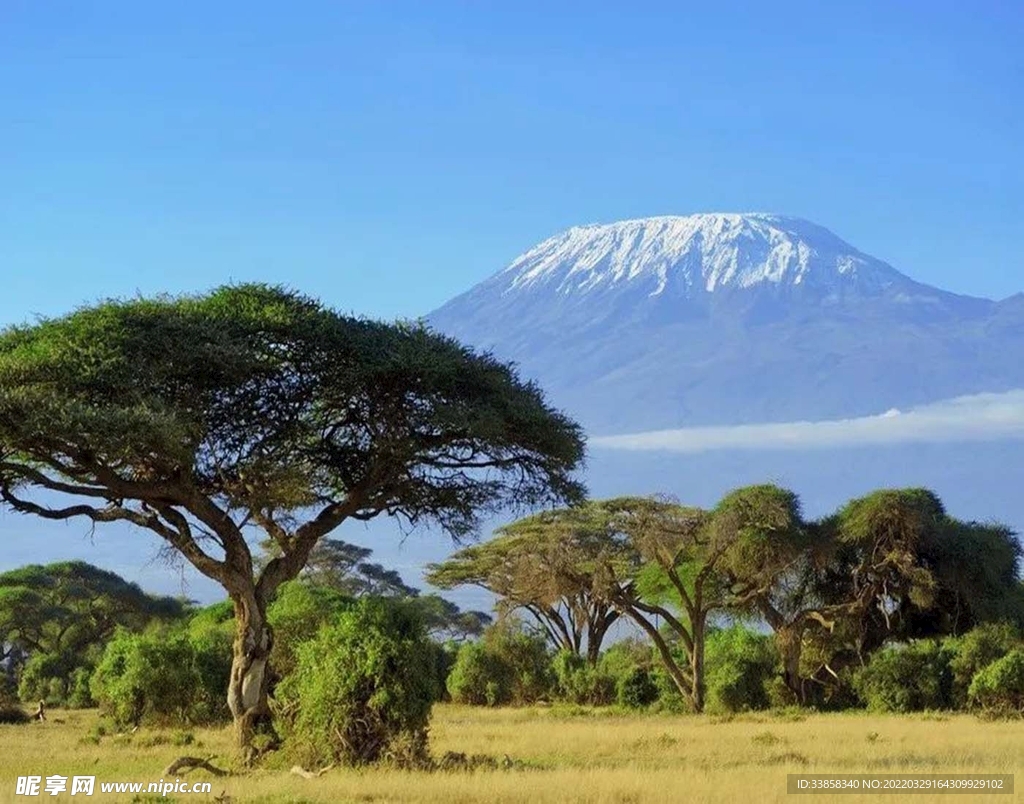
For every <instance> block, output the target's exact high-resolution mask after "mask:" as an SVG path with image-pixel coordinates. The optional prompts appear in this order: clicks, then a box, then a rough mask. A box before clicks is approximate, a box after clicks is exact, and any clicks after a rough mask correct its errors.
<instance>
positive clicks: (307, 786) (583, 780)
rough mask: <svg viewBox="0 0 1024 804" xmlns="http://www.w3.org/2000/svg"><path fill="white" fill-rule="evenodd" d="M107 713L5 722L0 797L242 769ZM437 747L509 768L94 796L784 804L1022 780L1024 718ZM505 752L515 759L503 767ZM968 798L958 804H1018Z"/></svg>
mask: <svg viewBox="0 0 1024 804" xmlns="http://www.w3.org/2000/svg"><path fill="white" fill-rule="evenodd" d="M99 724H100V720H99V715H98V713H97V712H96V711H95V710H86V711H54V712H52V713H50V718H49V720H48V721H47V722H46V723H41V724H40V723H33V724H30V725H22V726H0V756H2V757H3V759H2V761H0V800H2V801H5V802H6V801H12V802H14V801H32V800H51V801H52V800H57V801H63V800H69V801H70V800H77V799H79V798H82V797H81V796H76V797H74V798H72V797H71V796H69V795H68V794H67V793H63V794H61V795H58V796H56V797H51V796H49V795H46V794H45V793H44V794H43V795H41V796H40V797H39V798H38V799H34V798H32V797H24V796H16V795H15V789H16V779H17V777H18V776H19V775H26V774H34V775H42V776H46V775H52V774H60V775H64V776H72V775H75V774H79V775H95V776H96V777H97V782H102V781H140V782H146V783H149V782H153V781H157V780H159V779H160V778H161V771H162V770H163V769H164V768H166V767H167V766H168V765H169V764H170V763H171V762H172V761H173V760H174V759H176V758H178V757H180V756H182V755H190V756H197V757H202V758H210V759H211V762H212V763H213V764H214V765H215V766H217V767H219V768H223V769H229V770H234V771H238V767H237V765H236V760H235V756H236V755H235V750H234V747H233V743H232V738H231V730H230V728H218V729H195V730H192V731H189V730H158V729H149V728H142V729H139V730H138V731H136V732H135V733H133V734H115V733H107V732H106V731H105V730H103V729H101V728H98V726H99ZM430 737H431V751H432V753H433V754H434V755H435V756H442V755H443V754H444V753H446V752H449V751H451V752H458V753H463V754H466V755H474V754H482V755H488V756H490V757H493V758H494V759H496V760H497V761H498V764H499V767H498V768H497V769H477V770H473V771H448V772H445V771H439V772H429V773H428V772H416V771H400V770H394V769H385V768H374V769H369V770H351V769H330V770H328V771H327V772H326V773H324V774H323V775H321V776H320V777H319V778H315V779H305V778H301V777H299V776H297V775H295V774H293V773H291V772H290V767H291V763H290V762H289V761H288V760H287V759H286V758H285V757H283V756H282V757H281V758H280V759H276V758H275V759H271V760H270V761H269V762H268V763H267V766H265V767H263V768H261V769H259V770H256V771H251V772H240V771H239V772H237V773H233V774H232V775H230V776H227V777H223V778H214V777H212V776H210V775H209V774H208V773H207V772H206V771H203V770H193V771H190V772H189V773H188V774H187V775H186V776H184V777H182V778H184V779H187V780H188V781H190V782H196V781H205V780H209V781H211V782H212V785H213V787H212V792H211V793H209V794H188V795H180V794H179V795H177V796H174V795H172V796H170V797H167V798H160V797H158V796H155V795H149V796H147V795H145V794H143V795H133V794H122V795H115V794H106V795H104V794H101V793H100V792H98V788H97V792H96V794H95V795H94V796H93V797H92V798H91V799H88V800H102V801H139V802H156V801H164V802H172V801H173V802H190V801H220V802H227V801H231V802H246V803H247V804H248V803H249V802H253V803H255V804H260V803H262V804H285V802H287V803H288V804H299V803H300V802H443V803H444V804H456V803H457V802H531V803H532V802H563V801H579V802H583V801H586V802H623V803H625V802H661V801H679V802H720V801H743V802H762V801H763V802H782V801H792V800H793V797H792V796H790V795H788V794H787V793H786V775H787V773H797V772H800V773H851V774H854V773H877V774H885V773H894V774H896V773H1014V774H1016V775H1017V781H1018V784H1019V783H1020V779H1021V776H1020V773H1021V771H1022V770H1024V721H1019V720H1014V721H996V722H988V721H983V720H980V719H978V718H975V717H973V716H969V715H935V714H920V715H905V716H879V715H869V714H863V713H853V712H846V713H837V714H814V713H802V712H792V713H790V712H783V713H779V714H768V713H764V714H749V715H736V716H732V717H728V716H725V717H714V716H687V715H666V714H650V715H637V714H623V713H619V712H617V711H615V710H607V709H606V710H593V709H587V708H580V707H558V706H556V707H533V708H519V709H510V708H502V709H487V708H482V707H461V706H454V705H451V704H448V705H439V706H437V707H436V708H435V710H434V716H433V720H432V726H431V734H430ZM506 756H507V757H508V760H506ZM933 798H938V796H934V795H928V794H916V795H912V796H911V795H910V794H901V795H882V794H871V795H855V794H844V795H841V796H838V795H813V796H806V797H803V796H801V797H800V798H799V799H797V800H807V801H831V800H838V801H842V802H850V804H852V803H853V802H857V801H872V802H891V801H897V800H900V801H902V800H907V799H909V800H910V801H915V802H916V801H927V800H931V799H933ZM1014 798H1015V796H1007V795H974V794H971V795H957V796H954V797H953V798H952V799H948V798H947V797H945V796H943V797H942V800H949V801H965V800H966V801H996V802H998V801H1004V802H1005V801H1010V800H1013V799H1014Z"/></svg>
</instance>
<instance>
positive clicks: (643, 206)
mask: <svg viewBox="0 0 1024 804" xmlns="http://www.w3.org/2000/svg"><path fill="white" fill-rule="evenodd" d="M1021 41H1024V6H1022V5H1021V4H1020V3H1014V2H1004V3H997V2H978V3H970V4H968V3H964V2H955V3H954V2H920V0H918V1H917V2H904V3H890V2H859V3H821V2H813V3H811V2H808V3H789V2H780V3H766V2H759V3H742V2H739V3H730V4H728V5H727V6H719V7H716V6H714V5H712V4H706V3H704V4H688V3H645V4H642V5H638V6H634V7H627V5H626V4H623V3H594V2H589V3H550V2H548V3H543V4H541V3H532V2H516V3H503V4H498V3H479V2H477V3H469V2H466V3H453V2H441V1H440V0H439V2H431V3H422V2H418V3H412V2H410V3H394V2H380V3H376V2H375V3H369V2H368V3H341V2H305V3H296V4H287V5H286V4H280V3H268V2H254V0H248V1H247V2H245V3H236V2H218V3H199V2H181V3H164V4H155V3H139V2H131V3H128V2H114V0H110V2H104V3H96V2H88V1H87V0H79V1H78V2H64V3H39V2H33V1H32V0H4V2H3V3H2V4H0V53H2V54H3V55H2V67H0V98H2V100H3V106H2V112H0V177H2V180H3V190H4V191H3V193H2V195H0V279H2V282H3V286H2V290H0V322H11V321H20V320H24V319H26V318H28V317H30V316H32V315H33V314H55V313H59V312H61V311H64V310H67V309H69V308H71V307H73V306H75V305H77V304H79V303H81V302H84V301H89V300H94V299H96V298H98V297H103V296H110V295H125V294H132V293H134V292H136V291H139V292H143V293H153V292H157V291H163V290H167V291H173V292H179V291H196V290H202V289H204V288H208V287H210V286H213V285H216V284H218V283H221V282H225V281H231V280H234V281H241V280H265V281H272V282H285V283H288V284H291V285H293V286H295V287H298V288H300V289H302V290H304V291H307V292H309V293H312V294H315V295H318V296H321V297H323V298H324V299H326V300H328V301H329V302H330V303H332V304H334V305H335V306H338V307H340V308H342V309H345V310H353V311H357V312H361V313H366V314H370V315H377V316H386V317H392V316H416V315H421V314H425V313H427V312H429V311H430V310H431V309H433V308H434V307H437V306H438V305H440V304H441V303H442V302H444V301H445V300H447V299H448V298H449V297H451V296H452V295H455V294H456V293H458V292H461V291H462V290H465V289H466V288H468V287H469V286H470V285H472V284H473V283H474V282H476V281H478V280H480V279H482V278H484V277H485V276H487V275H489V274H490V273H492V272H494V271H496V270H498V269H500V268H501V267H503V266H504V265H505V264H506V263H507V262H508V261H509V260H510V259H511V258H513V257H514V256H515V255H516V254H517V253H519V252H520V251H523V250H525V249H526V248H527V247H529V246H531V245H532V244H534V243H535V242H536V241H538V240H540V239H542V238H543V237H546V236H548V235H550V234H553V233H554V232H556V231H558V230H560V229H562V228H565V227H567V226H569V225H572V224H576V223H585V222H592V221H610V220H615V219H620V218H625V217H637V216H643V215H650V214H670V213H688V212H698V211H745V210H764V211H777V212H784V213H790V214H796V215H801V216H804V217H807V218H810V219H812V220H815V221H817V222H819V223H821V224H823V225H825V226H827V227H829V228H831V229H833V230H834V231H835V232H837V233H838V234H839V235H841V236H842V237H844V238H846V239H847V240H849V241H850V242H852V243H853V244H854V245H856V246H858V247H859V248H861V249H863V250H865V251H867V252H869V253H872V254H874V255H876V256H878V257H881V258H883V259H885V260H887V261H889V262H891V263H892V264H894V265H895V266H896V267H898V268H900V269H901V270H903V271H904V272H906V273H909V274H911V275H912V276H914V277H915V278H918V279H921V280H924V281H928V282H930V283H933V284H939V285H942V286H945V287H948V288H951V289H953V290H957V291H960V292H971V293H975V294H979V295H989V296H995V297H1002V296H1006V295H1009V294H1011V293H1014V292H1017V291H1020V290H1024V257H1022V254H1021V250H1020V239H1021V238H1020V236H1021V233H1022V232H1024V226H1022V224H1021V220H1022V216H1024V48H1022V47H1020V42H1021Z"/></svg>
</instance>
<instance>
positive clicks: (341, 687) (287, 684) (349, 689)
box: [275, 598, 439, 765]
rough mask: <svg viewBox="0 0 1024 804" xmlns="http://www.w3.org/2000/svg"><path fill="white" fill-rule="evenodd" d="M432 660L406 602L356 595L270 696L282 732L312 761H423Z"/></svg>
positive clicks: (433, 691) (303, 649)
mask: <svg viewBox="0 0 1024 804" xmlns="http://www.w3.org/2000/svg"><path fill="white" fill-rule="evenodd" d="M433 662H434V658H433V656H432V651H431V649H430V643H429V640H428V639H427V636H426V633H425V630H424V627H423V623H422V621H421V619H420V617H419V616H418V614H417V613H416V612H415V610H414V609H412V607H410V606H408V605H406V604H404V603H402V602H400V601H393V600H392V601H389V600H384V599H372V598H368V599H364V600H361V601H359V603H358V604H356V605H355V606H353V607H352V608H350V609H349V610H347V611H346V612H344V613H343V614H341V615H340V616H339V617H338V619H337V621H336V622H335V623H334V624H332V625H329V626H326V627H324V628H323V629H321V631H320V632H319V634H318V635H317V636H316V638H315V639H312V640H309V641H307V642H305V643H303V644H302V645H300V646H299V648H298V655H297V665H296V669H295V672H294V673H293V674H292V675H290V676H289V677H287V678H286V679H284V680H283V681H282V682H281V683H280V684H279V685H278V688H277V691H276V694H275V708H276V709H277V712H278V720H279V725H280V728H281V731H282V733H283V734H284V736H286V737H287V738H288V739H289V740H291V742H292V749H293V751H294V752H295V754H296V755H297V756H298V757H299V758H300V759H301V760H302V761H303V762H307V763H310V764H319V763H328V762H343V763H345V764H350V765H362V764H367V763H373V762H377V761H379V760H381V759H383V758H388V757H390V758H394V759H396V760H408V761H414V762H419V761H422V760H424V759H425V758H426V755H427V744H426V740H427V723H428V720H429V718H430V710H431V707H432V705H433V703H434V701H435V700H436V699H437V698H438V695H439V690H438V689H437V686H436V682H435V674H434V672H433Z"/></svg>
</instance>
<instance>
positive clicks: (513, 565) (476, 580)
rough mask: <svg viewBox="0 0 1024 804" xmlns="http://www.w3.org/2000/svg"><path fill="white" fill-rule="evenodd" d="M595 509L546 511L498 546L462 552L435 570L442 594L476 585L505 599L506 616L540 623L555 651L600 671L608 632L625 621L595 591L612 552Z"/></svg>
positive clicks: (511, 529) (494, 542)
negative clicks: (599, 568)
mask: <svg viewBox="0 0 1024 804" xmlns="http://www.w3.org/2000/svg"><path fill="white" fill-rule="evenodd" d="M599 510H600V509H599V508H597V507H595V505H594V504H592V503H587V504H584V505H583V506H580V507H578V508H574V509H565V510H558V511H550V512H549V511H545V512H542V513H539V514H535V515H533V516H529V517H526V518H524V519H521V520H519V521H517V522H513V523H512V524H510V525H506V526H504V527H502V528H499V529H498V531H497V534H496V536H495V538H493V539H491V540H490V541H488V542H486V543H484V544H477V545H471V546H469V547H466V548H463V549H462V550H459V551H458V552H457V553H455V555H453V556H452V557H451V558H449V559H447V560H446V561H443V562H441V563H439V564H432V565H430V567H428V571H427V575H426V578H427V582H428V583H430V584H433V585H434V586H437V587H438V588H441V589H451V588H454V587H456V586H465V585H472V586H477V587H479V588H481V589H486V590H487V591H489V592H491V593H492V594H494V595H496V596H497V597H498V609H499V611H500V612H501V613H502V614H509V613H511V612H513V611H517V610H519V611H523V612H526V613H527V614H529V615H530V616H532V617H533V619H534V620H535V621H536V622H537V624H538V625H539V626H540V627H541V628H542V629H543V631H544V633H545V635H546V636H547V638H548V640H549V641H550V642H551V644H552V645H554V646H555V648H557V649H559V650H566V651H569V652H570V653H573V654H575V655H577V656H583V655H585V656H586V658H587V661H588V662H589V663H590V664H591V665H596V664H597V660H598V658H599V657H600V654H601V645H602V644H603V642H604V638H605V636H606V634H607V633H608V629H609V628H611V626H612V624H613V623H614V622H615V621H616V620H617V619H618V618H619V612H618V611H617V610H616V609H615V608H614V607H613V605H612V604H611V602H610V600H609V599H607V597H606V596H605V595H603V594H601V593H599V590H597V589H595V587H594V583H593V578H592V574H590V573H592V571H593V568H594V559H595V558H596V557H597V555H598V554H599V553H600V551H601V550H603V549H605V547H606V545H605V541H604V540H605V537H606V527H605V524H604V523H603V522H602V521H601V520H600V518H599V517H597V518H595V515H596V514H598V513H599Z"/></svg>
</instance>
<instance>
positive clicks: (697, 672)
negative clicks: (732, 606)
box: [690, 622, 704, 714]
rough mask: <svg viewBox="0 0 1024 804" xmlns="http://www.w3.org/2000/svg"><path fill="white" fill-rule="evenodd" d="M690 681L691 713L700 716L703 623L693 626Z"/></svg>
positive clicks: (701, 702)
mask: <svg viewBox="0 0 1024 804" xmlns="http://www.w3.org/2000/svg"><path fill="white" fill-rule="evenodd" d="M690 671H691V674H692V676H693V678H691V679H690V683H691V685H692V688H691V689H692V691H691V693H690V698H691V700H692V701H693V711H694V712H696V713H697V714H700V713H701V712H703V711H704V623H703V622H695V623H694V624H693V652H692V653H691V654H690Z"/></svg>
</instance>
